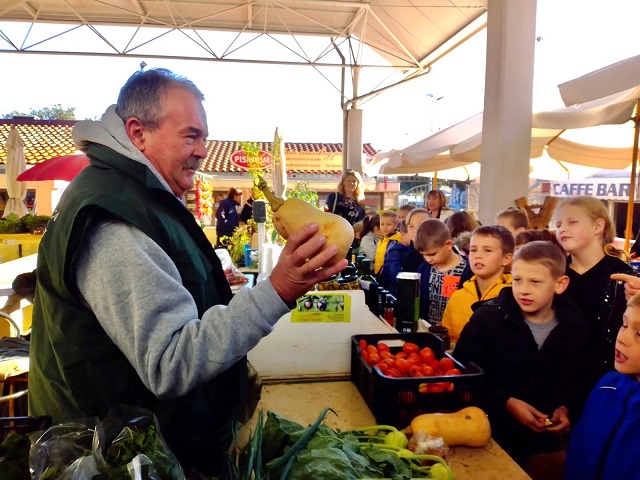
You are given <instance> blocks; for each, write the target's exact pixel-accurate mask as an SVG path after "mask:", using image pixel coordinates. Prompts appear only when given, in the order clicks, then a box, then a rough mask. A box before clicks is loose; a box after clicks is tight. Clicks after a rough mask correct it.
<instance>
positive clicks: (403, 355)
mask: <svg viewBox="0 0 640 480" xmlns="http://www.w3.org/2000/svg"><path fill="white" fill-rule="evenodd" d="M395 357H396V358H407V357H408V355H407V352H398V353H396V354H395Z"/></svg>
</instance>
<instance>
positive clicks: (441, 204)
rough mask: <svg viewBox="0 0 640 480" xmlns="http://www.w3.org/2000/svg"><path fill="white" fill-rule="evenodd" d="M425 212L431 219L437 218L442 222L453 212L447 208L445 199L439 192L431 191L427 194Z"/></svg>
mask: <svg viewBox="0 0 640 480" xmlns="http://www.w3.org/2000/svg"><path fill="white" fill-rule="evenodd" d="M426 200H427V210H429V213H430V214H431V218H437V219H438V220H440V221H442V222H444V221H445V220H446V219H447V218H449V217H450V216H451V215H453V210H451V209H450V208H449V207H447V197H445V196H444V193H442V191H441V190H431V191H430V192H429V193H427V198H426Z"/></svg>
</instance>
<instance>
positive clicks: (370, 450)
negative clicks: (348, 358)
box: [229, 408, 454, 480]
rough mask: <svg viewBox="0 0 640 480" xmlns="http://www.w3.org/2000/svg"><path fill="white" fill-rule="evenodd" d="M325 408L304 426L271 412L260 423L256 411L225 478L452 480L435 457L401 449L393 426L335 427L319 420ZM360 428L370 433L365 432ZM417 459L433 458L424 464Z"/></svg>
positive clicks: (322, 416)
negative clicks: (248, 434)
mask: <svg viewBox="0 0 640 480" xmlns="http://www.w3.org/2000/svg"><path fill="white" fill-rule="evenodd" d="M328 412H329V409H328V408H326V409H325V410H324V411H323V412H322V413H321V415H320V416H319V417H318V419H317V420H316V422H315V423H314V424H313V425H311V426H309V427H306V428H305V427H303V426H302V425H300V424H299V423H296V422H294V421H291V420H289V419H286V418H284V417H282V416H280V415H278V414H276V413H273V412H267V420H266V422H265V423H264V427H263V428H261V423H262V419H263V417H262V412H260V414H259V422H258V426H257V427H256V431H255V432H254V435H253V437H252V438H251V439H250V440H249V443H248V444H247V446H246V447H245V448H244V449H239V448H237V447H236V448H234V449H233V456H232V458H230V459H229V465H230V468H229V471H230V476H229V478H231V479H232V480H245V479H256V480H258V479H259V480H261V479H268V478H272V479H275V478H280V479H288V480H306V479H310V478H313V479H314V480H361V479H369V478H391V479H393V480H407V479H411V478H437V479H443V480H445V479H446V480H453V478H454V477H453V473H452V472H451V469H450V468H449V467H448V465H446V463H445V462H444V460H443V459H441V458H440V457H434V456H432V455H415V454H414V453H413V452H410V451H409V450H406V449H405V448H404V447H405V446H406V436H405V435H404V434H403V433H401V432H399V431H398V430H397V429H396V428H395V427H392V426H386V425H377V426H375V427H368V428H364V429H359V430H353V431H348V432H336V431H334V430H333V429H331V428H330V427H329V426H327V425H324V424H322V421H323V420H324V418H325V416H326V414H327V413H328ZM365 431H371V432H372V434H365V433H364V432H365ZM380 432H384V433H383V434H380ZM401 436H402V437H403V438H404V442H403V441H402V439H401V438H400V437H401ZM260 455H261V456H262V458H261V459H260ZM422 460H429V461H431V462H436V463H435V465H434V466H432V467H424V466H422V464H421V461H422Z"/></svg>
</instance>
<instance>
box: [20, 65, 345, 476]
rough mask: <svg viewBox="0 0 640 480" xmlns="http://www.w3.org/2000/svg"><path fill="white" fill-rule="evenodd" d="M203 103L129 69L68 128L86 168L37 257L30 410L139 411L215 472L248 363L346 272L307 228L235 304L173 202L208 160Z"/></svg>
mask: <svg viewBox="0 0 640 480" xmlns="http://www.w3.org/2000/svg"><path fill="white" fill-rule="evenodd" d="M203 100H204V97H203V95H202V93H201V92H200V91H199V90H198V88H197V87H196V86H195V85H194V84H193V83H192V82H191V81H189V80H187V79H185V78H183V77H180V76H177V75H175V74H173V73H172V72H170V71H168V70H164V69H152V70H148V71H144V72H143V71H140V72H136V73H135V74H134V75H133V76H132V77H131V78H130V79H129V80H128V81H127V83H126V84H125V85H124V86H123V87H122V89H121V91H120V95H119V97H118V102H117V105H114V106H111V107H109V108H108V109H107V111H106V112H105V113H104V115H103V116H102V119H101V120H100V121H83V122H79V123H78V124H77V125H76V127H75V128H74V132H73V138H74V141H75V142H76V144H77V145H78V147H79V148H81V149H82V150H83V151H85V152H86V153H87V155H88V156H89V158H90V160H91V165H90V166H89V167H88V168H86V169H85V170H84V171H83V172H81V173H80V175H78V176H77V177H76V178H75V179H74V181H73V182H72V183H71V185H70V186H69V188H67V189H66V191H65V193H64V195H63V196H62V198H61V200H60V203H59V205H58V207H57V209H56V211H55V212H54V213H53V215H52V218H51V221H50V222H49V224H48V226H47V231H46V233H45V234H44V236H43V239H42V242H41V244H40V249H39V252H38V269H37V275H38V285H37V290H36V295H35V303H34V312H33V329H32V336H31V352H30V361H31V370H30V378H29V410H30V414H32V415H50V416H51V417H52V418H53V421H54V423H60V422H65V421H68V420H70V419H74V418H80V417H91V416H98V417H102V416H104V415H105V414H106V413H107V411H108V410H109V408H110V407H111V406H113V405H116V404H130V405H138V406H142V407H145V408H147V409H149V410H151V411H152V412H153V413H154V414H155V415H156V417H157V418H158V420H159V422H160V426H161V429H162V433H163V435H164V436H165V438H166V440H167V443H168V444H169V446H170V448H171V449H172V450H173V452H174V453H175V454H176V456H177V457H178V459H179V460H180V462H181V464H182V465H183V467H186V468H189V467H193V468H195V469H197V470H199V471H202V472H207V473H214V472H220V468H221V465H222V463H223V462H222V459H223V458H224V447H225V445H226V443H227V441H228V439H229V432H230V430H229V427H230V425H231V422H232V420H233V419H235V418H237V417H238V415H239V413H240V412H241V410H242V407H243V403H244V393H245V389H246V383H247V362H246V357H245V356H246V354H247V352H248V351H249V350H250V349H251V348H253V347H254V346H255V345H256V344H257V343H258V342H259V341H260V339H261V338H262V337H263V336H265V335H267V334H268V333H269V332H271V330H272V329H273V326H274V324H275V323H276V322H277V320H278V319H279V318H280V317H281V316H282V315H283V314H285V313H286V312H288V311H289V310H290V309H291V307H292V305H293V304H294V303H295V300H296V298H297V297H299V296H301V295H302V294H304V293H305V292H306V291H307V290H308V289H310V288H311V287H312V286H313V285H314V284H315V283H317V282H321V281H324V280H326V279H327V278H329V277H330V276H332V275H334V274H336V273H338V272H339V271H341V270H342V269H343V268H344V267H345V266H346V260H341V261H340V262H338V263H335V264H333V265H331V263H332V262H331V258H332V257H333V256H334V255H335V253H336V249H335V247H329V248H327V249H325V250H322V251H321V249H322V247H323V245H324V244H325V242H326V239H325V238H324V237H323V236H322V235H319V234H318V225H315V224H309V225H306V226H304V227H303V228H301V229H300V230H298V231H297V232H295V233H293V234H292V235H291V236H290V237H289V241H288V242H287V245H286V247H285V248H284V250H283V252H282V255H281V256H280V260H279V262H278V264H277V265H276V267H275V268H274V270H273V272H272V274H271V277H270V279H269V280H266V281H264V282H261V283H260V284H258V285H257V286H256V287H255V288H253V289H251V290H243V291H241V292H239V293H238V294H236V296H235V297H233V298H232V294H231V291H230V288H229V285H228V283H227V280H226V278H225V275H224V272H223V271H222V268H221V265H220V262H219V260H218V258H217V256H216V254H215V252H214V250H213V248H212V246H211V244H210V243H209V241H208V240H207V238H206V236H205V235H204V233H203V232H202V229H201V228H199V226H198V225H197V223H196V221H195V219H194V218H193V216H192V215H191V213H190V212H189V211H188V210H187V208H186V207H185V202H184V194H185V192H186V191H187V190H190V189H192V188H193V186H194V175H195V173H196V171H197V170H198V169H199V168H200V165H201V162H202V160H203V158H204V157H205V156H206V154H207V151H206V148H205V139H206V138H207V135H208V128H207V120H206V115H205V112H204V108H203V106H202V102H203ZM320 267H324V268H322V269H320Z"/></svg>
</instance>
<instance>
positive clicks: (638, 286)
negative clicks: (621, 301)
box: [611, 273, 640, 300]
mask: <svg viewBox="0 0 640 480" xmlns="http://www.w3.org/2000/svg"><path fill="white" fill-rule="evenodd" d="M611 280H620V281H622V282H624V297H625V298H626V299H627V300H629V299H630V298H631V297H633V296H634V295H635V294H636V293H639V292H640V278H638V277H635V276H633V275H627V274H626V273H614V274H613V275H611Z"/></svg>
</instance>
